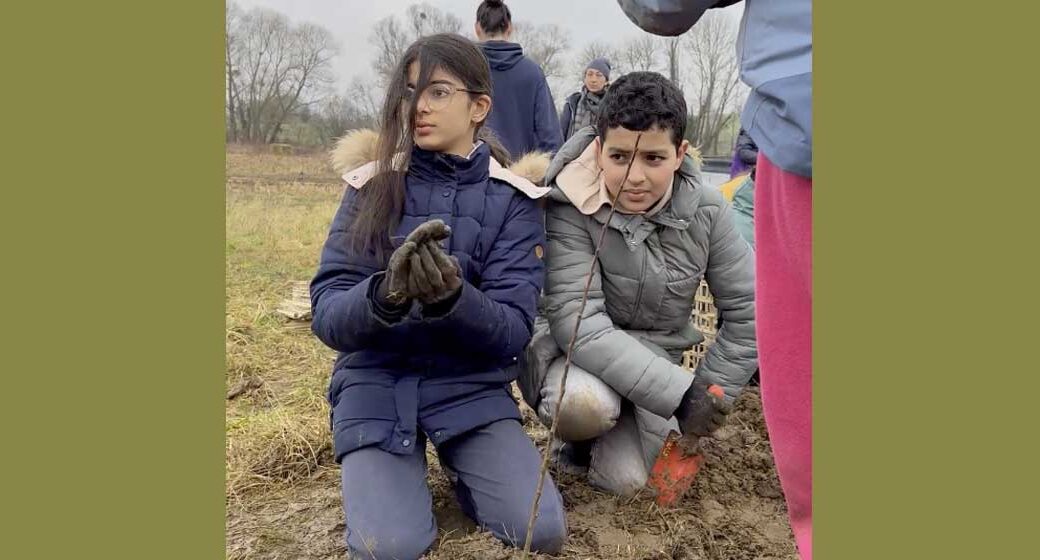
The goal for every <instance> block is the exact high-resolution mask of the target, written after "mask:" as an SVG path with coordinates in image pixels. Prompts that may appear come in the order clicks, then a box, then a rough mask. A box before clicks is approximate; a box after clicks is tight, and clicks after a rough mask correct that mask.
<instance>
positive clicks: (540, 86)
mask: <svg viewBox="0 0 1040 560" xmlns="http://www.w3.org/2000/svg"><path fill="white" fill-rule="evenodd" d="M473 30H474V32H475V33H476V35H477V40H478V41H479V46H480V48H481V50H483V51H484V56H486V57H487V59H488V64H489V65H490V66H491V82H492V85H493V88H494V91H493V92H492V94H491V97H492V99H493V100H494V108H493V109H492V110H491V115H490V116H489V117H488V120H487V127H488V128H489V129H490V130H491V131H492V132H494V133H495V136H496V137H498V139H499V141H500V142H502V145H503V146H505V148H506V150H507V151H508V152H509V154H510V156H512V158H513V159H514V160H517V159H519V158H520V157H521V156H523V155H524V154H527V153H529V152H534V151H538V152H546V153H549V154H552V153H555V152H556V150H558V149H559V148H560V145H562V144H563V137H562V136H561V135H560V122H559V120H558V119H557V118H556V105H555V104H554V103H553V98H552V93H551V92H550V91H549V84H548V83H547V82H546V81H545V74H543V73H542V69H541V68H539V67H538V64H537V63H535V62H534V61H533V60H531V59H530V58H527V57H526V56H524V49H523V47H521V46H520V45H518V44H517V43H512V42H510V39H511V38H512V35H513V16H512V14H511V13H510V11H509V7H508V6H506V4H505V2H503V1H502V0H484V1H483V2H481V3H480V6H478V7H477V22H476V24H474V29H473Z"/></svg>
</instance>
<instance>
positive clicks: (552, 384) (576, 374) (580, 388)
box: [537, 357, 621, 441]
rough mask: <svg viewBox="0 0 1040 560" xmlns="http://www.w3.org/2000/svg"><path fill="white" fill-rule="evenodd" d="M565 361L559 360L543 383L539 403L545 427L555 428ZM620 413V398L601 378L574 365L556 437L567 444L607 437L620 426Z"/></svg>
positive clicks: (569, 372)
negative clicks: (613, 429)
mask: <svg viewBox="0 0 1040 560" xmlns="http://www.w3.org/2000/svg"><path fill="white" fill-rule="evenodd" d="M563 368H564V358H562V357H560V358H557V359H556V360H555V361H553V362H552V364H551V365H550V366H549V369H548V371H547V372H546V375H545V381H544V382H543V383H542V388H541V400H539V402H538V411H537V412H538V418H539V419H541V421H542V422H543V423H544V424H545V425H546V426H549V425H551V424H552V417H553V412H554V411H555V410H556V403H557V402H558V401H559V400H560V378H561V377H562V376H563ZM620 412H621V395H618V394H617V393H615V392H614V390H613V389H611V388H610V386H609V385H607V384H606V383H604V382H603V381H602V380H601V379H600V378H598V377H596V376H595V375H592V374H591V373H589V372H587V371H585V370H583V369H581V368H580V367H578V366H576V365H574V364H571V365H570V369H569V370H568V372H567V385H566V387H565V390H564V394H563V404H562V405H561V406H560V420H559V422H558V423H557V426H556V435H558V436H559V438H560V439H562V440H564V441H585V440H590V439H593V438H595V437H598V436H601V435H603V434H605V433H607V432H608V431H609V430H610V429H611V428H613V427H614V424H615V423H616V422H617V419H618V414H619V413H620Z"/></svg>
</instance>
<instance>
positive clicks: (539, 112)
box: [534, 76, 563, 154]
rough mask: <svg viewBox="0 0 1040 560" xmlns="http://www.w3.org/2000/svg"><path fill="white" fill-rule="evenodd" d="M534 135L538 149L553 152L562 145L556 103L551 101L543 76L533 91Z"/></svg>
mask: <svg viewBox="0 0 1040 560" xmlns="http://www.w3.org/2000/svg"><path fill="white" fill-rule="evenodd" d="M534 135H535V139H536V140H537V143H536V144H535V145H536V147H537V148H538V150H539V151H542V152H548V153H550V154H555V153H556V150H559V149H560V146H562V145H563V134H562V133H561V128H560V119H559V118H557V116H556V105H555V103H553V98H552V92H551V91H549V84H548V83H546V81H545V76H542V77H541V84H539V86H538V91H537V92H536V93H535V100H534Z"/></svg>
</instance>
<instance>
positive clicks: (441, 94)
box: [404, 84, 484, 111]
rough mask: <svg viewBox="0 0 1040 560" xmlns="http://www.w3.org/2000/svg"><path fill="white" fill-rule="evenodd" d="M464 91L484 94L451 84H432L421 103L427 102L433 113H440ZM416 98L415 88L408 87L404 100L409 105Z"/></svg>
mask: <svg viewBox="0 0 1040 560" xmlns="http://www.w3.org/2000/svg"><path fill="white" fill-rule="evenodd" d="M460 91H464V92H466V93H484V92H482V91H475V90H472V89H466V88H460V87H456V86H453V85H451V84H431V85H430V86H429V87H427V88H426V90H425V91H424V92H423V94H422V97H421V98H420V101H425V102H426V104H427V105H428V106H429V107H430V109H431V110H433V111H440V110H441V109H443V108H445V107H447V106H448V103H449V102H450V101H451V97H452V96H453V95H455V94H456V93H458V92H460ZM414 97H415V88H413V87H411V86H408V88H406V89H405V93H404V100H405V102H407V103H411V102H412V98H414Z"/></svg>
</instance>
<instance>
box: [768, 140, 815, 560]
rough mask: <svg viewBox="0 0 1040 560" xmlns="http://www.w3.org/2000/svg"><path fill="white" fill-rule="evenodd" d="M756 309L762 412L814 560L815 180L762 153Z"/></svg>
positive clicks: (804, 551)
mask: <svg viewBox="0 0 1040 560" xmlns="http://www.w3.org/2000/svg"><path fill="white" fill-rule="evenodd" d="M755 241H756V243H757V245H758V247H757V250H756V251H755V267H756V268H755V275H756V278H755V290H756V293H755V305H756V324H757V338H758V355H759V367H760V368H761V387H762V408H763V411H764V413H765V418H766V427H767V429H768V431H769V439H770V442H771V444H772V447H773V457H774V458H775V460H776V470H777V474H778V475H779V477H780V484H781V486H782V487H783V490H784V497H785V498H786V500H787V509H788V513H789V515H790V519H791V528H792V529H793V530H794V534H795V540H796V541H797V543H798V549H799V552H800V553H801V557H802V558H803V559H804V560H811V559H812V180H811V179H807V178H804V177H799V176H797V175H793V174H791V173H786V172H784V171H782V170H781V169H779V168H778V167H776V166H774V165H773V164H772V163H771V162H770V161H769V160H768V159H767V158H766V157H765V155H763V154H759V157H758V166H757V173H756V179H755Z"/></svg>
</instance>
